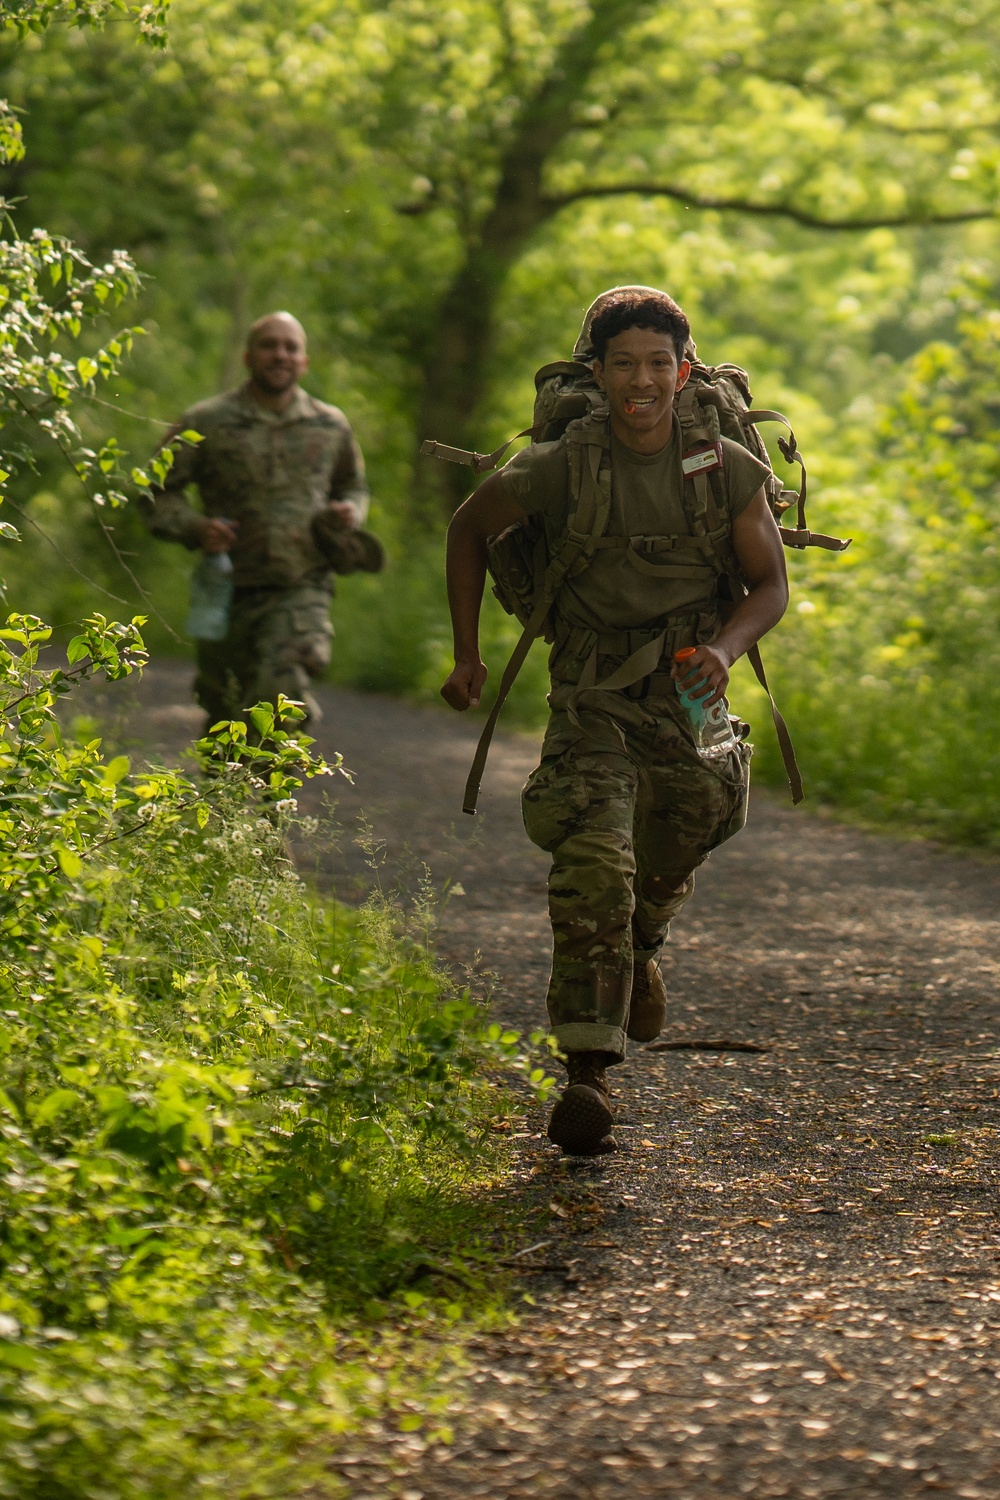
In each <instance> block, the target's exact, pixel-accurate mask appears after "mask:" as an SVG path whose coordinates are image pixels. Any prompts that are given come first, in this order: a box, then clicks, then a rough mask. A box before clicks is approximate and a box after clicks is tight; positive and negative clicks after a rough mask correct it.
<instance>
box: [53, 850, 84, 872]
mask: <svg viewBox="0 0 1000 1500" xmlns="http://www.w3.org/2000/svg"><path fill="white" fill-rule="evenodd" d="M56 859H57V860H58V861H59V868H60V870H62V872H63V874H64V875H67V876H68V877H69V879H70V880H75V879H76V878H77V876H78V875H79V874H80V873H81V871H82V870H83V860H82V859H81V858H80V856H79V854H77V852H76V850H75V849H67V848H66V845H65V844H57V845H56Z"/></svg>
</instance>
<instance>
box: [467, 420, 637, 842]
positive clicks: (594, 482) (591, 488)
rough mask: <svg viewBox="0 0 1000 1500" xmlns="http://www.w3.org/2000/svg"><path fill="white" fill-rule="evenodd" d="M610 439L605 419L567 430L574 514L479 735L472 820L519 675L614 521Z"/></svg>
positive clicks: (471, 780)
mask: <svg viewBox="0 0 1000 1500" xmlns="http://www.w3.org/2000/svg"><path fill="white" fill-rule="evenodd" d="M610 434H611V429H610V424H609V422H608V420H607V418H605V417H600V416H596V417H595V416H590V417H583V418H580V419H579V420H578V421H575V422H571V423H570V425H569V427H568V428H567V429H566V447H567V458H568V461H569V493H570V503H571V505H572V506H573V509H572V510H571V512H570V516H569V521H568V523H567V527H566V531H565V533H564V534H563V537H562V539H561V541H560V543H559V546H558V548H557V550H556V553H555V556H554V557H553V558H552V559H551V561H550V562H549V565H548V567H547V568H546V570H545V577H544V579H543V581H542V587H541V589H540V591H539V595H538V601H537V603H536V604H535V607H534V609H533V610H532V612H531V615H530V617H529V619H528V623H527V624H526V625H525V627H524V629H523V630H522V632H521V637H520V639H519V641H518V643H517V645H516V646H515V647H514V650H513V651H512V652H511V655H510V660H509V661H508V662H507V665H506V667H505V668H504V671H503V676H502V677H501V679H500V686H499V688H498V690H497V696H496V701H495V702H494V704H493V707H492V708H491V709H490V712H489V715H488V716H487V719H486V723H485V724H484V725H483V730H482V733H481V734H480V736H479V743H478V744H477V746H476V753H475V755H474V756H473V759H472V765H471V767H470V769H469V775H468V779H467V781H466V783H465V796H464V798H463V799H462V811H463V812H465V813H468V814H469V816H470V817H475V815H476V804H477V802H478V800H479V789H480V787H481V786H482V781H483V772H484V770H485V769H486V760H487V757H488V756H489V753H490V745H491V744H492V742H493V734H494V731H495V730H496V726H497V720H498V719H499V717H500V713H501V710H502V709H503V706H504V703H505V702H506V701H507V695H508V694H509V692H510V690H511V688H512V687H513V686H514V682H515V680H516V678H517V674H518V673H519V672H520V670H521V668H522V667H523V666H524V663H525V660H526V658H527V655H528V652H529V651H530V650H531V645H532V642H533V641H534V640H535V639H536V637H537V636H539V635H540V634H541V633H542V630H543V628H544V626H545V620H546V618H547V616H548V613H549V610H550V609H551V608H552V605H553V603H554V601H555V598H556V595H557V594H558V593H559V590H560V589H561V588H562V586H563V583H564V582H565V580H566V579H567V578H569V577H575V576H576V575H577V574H578V573H581V572H582V571H583V569H584V568H586V567H587V566H588V564H589V563H590V561H591V559H592V558H593V556H594V552H595V550H596V544H597V542H598V541H599V540H600V538H601V537H602V536H603V535H604V533H605V531H606V530H607V526H608V521H609V520H610V517H611V435H610Z"/></svg>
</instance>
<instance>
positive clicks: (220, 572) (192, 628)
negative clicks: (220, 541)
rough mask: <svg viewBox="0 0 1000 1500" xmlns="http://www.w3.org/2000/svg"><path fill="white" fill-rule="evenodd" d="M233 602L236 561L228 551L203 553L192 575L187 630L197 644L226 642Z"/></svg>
mask: <svg viewBox="0 0 1000 1500" xmlns="http://www.w3.org/2000/svg"><path fill="white" fill-rule="evenodd" d="M232 602H233V560H232V558H231V557H230V556H229V553H228V552H203V553H202V554H201V557H200V558H199V560H198V566H197V567H196V568H195V570H194V572H193V573H192V574H191V602H190V605H189V607H188V615H187V622H186V624H185V627H184V628H185V630H186V631H187V634H188V635H189V636H190V637H191V639H192V640H195V641H224V640H225V639H226V636H227V635H228V634H229V609H230V605H231V604H232Z"/></svg>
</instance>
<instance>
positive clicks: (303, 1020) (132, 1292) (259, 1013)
mask: <svg viewBox="0 0 1000 1500" xmlns="http://www.w3.org/2000/svg"><path fill="white" fill-rule="evenodd" d="M48 636H49V632H48V630H47V629H45V628H44V627H43V626H41V625H40V623H39V622H38V621H37V620H32V619H24V618H17V617H14V618H13V619H12V620H11V621H10V622H9V623H8V626H7V628H6V629H5V630H4V631H3V634H2V637H0V640H2V644H0V694H2V705H0V828H2V834H3V838H2V851H0V954H2V957H0V1176H2V1179H3V1183H4V1203H3V1209H2V1213H0V1495H5V1496H10V1497H11V1500H35V1497H37V1500H91V1497H92V1500H112V1497H113V1500H133V1497H135V1500H140V1497H141V1500H147V1497H161V1496H162V1497H167V1496H171V1495H180V1494H183V1495H188V1494H194V1493H197V1494H199V1495H201V1494H203V1495H208V1496H212V1495H217V1496H219V1497H220V1500H221V1497H225V1500H243V1497H247V1500H250V1497H253V1500H256V1497H265V1496H267V1497H270V1496H281V1497H291V1496H295V1495H305V1494H307V1493H308V1494H309V1495H319V1494H325V1493H336V1492H337V1486H336V1485H335V1484H334V1482H333V1480H332V1479H331V1477H330V1475H329V1472H328V1470H329V1463H330V1459H331V1456H332V1454H333V1453H334V1451H335V1446H336V1439H337V1438H338V1436H339V1435H340V1434H343V1433H344V1432H346V1431H349V1430H351V1429H352V1428H356V1427H357V1425H358V1424H359V1423H360V1422H363V1421H366V1420H369V1421H370V1420H372V1419H374V1418H376V1417H381V1418H384V1419H385V1420H387V1421H389V1422H390V1423H391V1424H392V1425H394V1426H402V1428H403V1430H410V1431H413V1430H417V1429H422V1430H423V1431H424V1433H425V1435H426V1436H427V1437H428V1438H429V1439H430V1440H431V1441H433V1440H435V1439H443V1440H447V1436H448V1432H447V1415H446V1405H447V1393H448V1387H449V1379H453V1378H454V1376H455V1373H456V1371H457V1370H458V1369H459V1367H460V1361H461V1345H462V1342H463V1339H464V1337H465V1336H466V1334H467V1331H468V1329H469V1328H470V1327H471V1326H474V1325H475V1323H476V1321H477V1320H479V1321H481V1320H482V1318H483V1317H488V1316H490V1315H492V1314H493V1313H496V1314H499V1313H500V1311H501V1304H500V1302H499V1301H498V1300H497V1297H496V1288H495V1275H493V1274H490V1277H489V1280H490V1283H491V1286H492V1290H488V1289H487V1273H488V1272H490V1270H491V1267H492V1265H493V1262H494V1260H495V1257H496V1255H497V1253H498V1252H497V1245H498V1244H500V1243H502V1242H503V1238H504V1233H505V1231H504V1230H503V1229H502V1228H501V1225H500V1224H499V1222H498V1217H497V1213H496V1210H495V1209H494V1208H491V1201H494V1202H495V1195H492V1196H491V1194H490V1192H489V1191H488V1189H489V1188H491V1187H493V1186H494V1185H495V1184H496V1183H497V1181H498V1180H499V1177H500V1175H501V1173H502V1170H503V1166H504V1154H503V1147H502V1145H498V1144H496V1143H497V1142H498V1141H500V1140H501V1139H502V1138H501V1137H498V1136H497V1135H496V1134H495V1133H493V1132H491V1130H490V1126H491V1124H494V1123H495V1121H496V1118H497V1108H498V1099H499V1100H500V1102H501V1105H502V1089H503V1083H502V1078H503V1076H504V1073H505V1072H506V1071H507V1070H508V1069H509V1066H510V1064H511V1061H512V1059H513V1044H514V1042H515V1040H516V1039H515V1038H514V1037H513V1036H511V1035H509V1034H503V1035H501V1034H500V1032H499V1028H493V1029H492V1030H491V1031H488V1030H486V1029H485V1027H484V1023H483V1021H482V1017H481V1013H480V1012H479V1010H478V1009H477V1008H476V1007H475V1006H474V1005H472V1004H471V1002H470V1001H469V999H468V996H467V995H465V994H463V993H461V992H459V991H458V990H456V989H455V988H454V987H453V986H452V985H450V984H449V982H448V981H447V980H446V979H445V978H444V976H443V975H442V973H441V971H440V970H439V969H438V968H437V967H436V966H435V965H434V963H433V961H432V960H431V959H430V958H429V957H428V955H427V952H426V950H425V948H423V947H422V946H421V944H420V942H419V938H420V936H421V934H422V933H423V931H424V930H425V924H426V922H427V920H428V912H427V911H425V910H420V909H419V907H418V909H417V910H415V911H411V912H410V913H409V915H407V914H405V913H403V912H402V911H401V910H400V909H399V908H398V907H397V906H395V905H394V904H393V903H392V902H391V901H390V900H389V899H388V898H384V897H383V898H376V899H375V900H373V901H372V902H370V903H369V904H368V905H367V906H366V907H364V908H362V909H361V910H360V911H348V910H346V909H344V908H341V907H339V906H337V905H335V904H333V903H330V902H327V901H322V900H320V899H319V898H317V897H315V896H313V895H312V894H311V893H310V892H309V891H308V890H307V889H306V888H305V886H304V885H303V883H302V881H301V879H300V878H299V876H298V875H297V873H296V871H295V869H294V867H293V865H292V863H291V861H290V860H289V857H288V854H287V838H288V836H289V834H290V833H291V832H292V831H293V830H294V829H295V826H296V821H297V812H296V804H295V792H296V790H297V789H298V787H299V786H300V785H301V782H302V778H303V777H305V776H315V775H328V774H334V772H335V768H333V767H329V766H327V765H325V764H324V763H322V762H318V761H315V760H312V759H310V756H309V750H308V741H302V740H299V739H296V738H294V737H286V736H285V735H284V734H283V733H281V732H276V731H275V730H274V726H273V719H272V716H271V713H270V711H269V710H266V709H261V710H259V711H258V712H257V713H256V714H255V727H256V728H257V730H258V732H259V733H260V734H262V735H263V736H264V737H265V742H266V743H267V744H268V745H269V746H270V748H268V749H263V748H260V746H257V747H254V746H248V744H247V742H246V733H245V730H244V727H243V726H242V725H238V726H233V727H231V728H228V729H220V730H219V731H218V732H216V733H215V734H214V735H212V736H211V737H210V738H209V739H208V740H205V741H202V742H201V743H200V744H199V745H198V747H197V752H198V756H199V758H200V760H201V763H202V773H203V774H202V775H200V776H188V775H185V774H182V773H179V772H177V771H174V770H162V771H157V770H149V769H148V768H146V769H142V770H137V771H135V772H133V771H132V770H131V769H130V767H129V764H128V762H127V760H126V759H125V758H124V757H116V758H114V759H112V760H110V761H109V760H105V759H104V758H102V755H101V751H100V743H99V741H96V740H93V739H90V738H87V737H86V734H87V731H86V730H85V731H84V734H85V738H83V739H82V740H80V739H76V740H75V739H73V738H72V737H70V736H67V735H64V734H63V733H62V732H61V731H60V728H59V723H58V720H57V718H56V716H55V710H56V706H57V704H58V702H59V700H60V699H61V698H64V697H65V695H66V693H67V691H68V690H70V689H71V688H72V685H73V684H72V682H71V680H70V679H69V676H68V674H67V673H66V672H65V671H64V670H59V669H57V670H49V671H44V672H43V671H40V670H39V668H38V665H37V653H38V650H39V648H40V646H42V645H43V644H44V643H45V642H46V641H47V639H48ZM143 654H144V653H143V652H142V647H141V641H140V638H139V635H138V631H137V629H136V627H135V626H134V625H133V626H128V627H114V626H108V625H106V624H105V622H103V621H102V620H99V619H98V620H94V621H91V622H88V625H87V626H86V628H85V630H84V632H83V633H82V635H81V637H80V638H79V639H78V641H77V642H76V643H75V644H74V645H73V646H72V647H71V651H70V656H71V659H72V658H73V657H74V656H75V657H77V658H78V659H79V660H80V661H81V662H82V663H83V665H82V666H78V667H77V669H76V673H77V675H78V676H80V677H83V676H86V675H88V674H89V673H90V672H91V671H92V670H101V671H103V672H105V674H106V675H108V676H110V677H112V678H116V677H120V676H123V675H124V674H125V673H126V672H128V671H130V670H134V669H135V668H136V667H137V666H139V665H140V664H141V661H142V658H143ZM287 711H288V710H286V712H287ZM291 711H292V712H294V711H293V710H291ZM540 1078H541V1074H540V1072H536V1074H535V1082H536V1083H537V1082H539V1081H540ZM498 1088H499V1089H500V1090H501V1093H500V1094H498ZM508 1227H509V1226H508Z"/></svg>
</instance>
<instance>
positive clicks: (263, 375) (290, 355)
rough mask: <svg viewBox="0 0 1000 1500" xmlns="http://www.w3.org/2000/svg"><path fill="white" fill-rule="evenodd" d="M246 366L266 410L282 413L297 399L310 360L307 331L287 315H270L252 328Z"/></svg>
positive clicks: (253, 388) (258, 397)
mask: <svg viewBox="0 0 1000 1500" xmlns="http://www.w3.org/2000/svg"><path fill="white" fill-rule="evenodd" d="M243 363H244V364H245V365H246V367H247V369H248V370H249V371H250V386H251V389H252V391H253V394H254V396H255V397H256V399H257V400H258V401H260V402H261V403H262V404H263V405H264V406H268V407H271V408H272V409H273V410H274V411H283V410H284V409H285V407H286V406H288V405H289V403H290V402H291V401H292V400H293V399H294V396H295V392H296V389H297V387H298V383H299V379H300V377H301V376H302V375H303V373H304V372H305V369H306V366H307V365H308V363H309V359H308V357H307V355H306V331H305V329H304V328H303V327H302V324H301V323H300V322H299V320H298V318H293V317H292V315H291V313H288V312H273V313H268V314H267V315H266V317H263V318H258V319H257V321H256V323H252V324H251V325H250V328H249V331H248V332H247V346H246V350H245V351H244V354H243Z"/></svg>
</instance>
